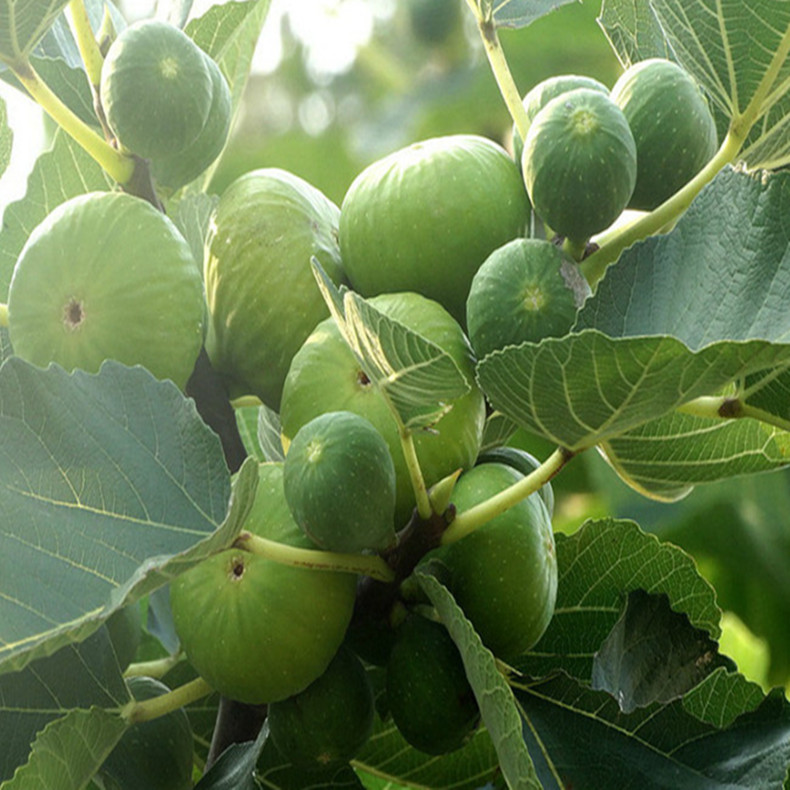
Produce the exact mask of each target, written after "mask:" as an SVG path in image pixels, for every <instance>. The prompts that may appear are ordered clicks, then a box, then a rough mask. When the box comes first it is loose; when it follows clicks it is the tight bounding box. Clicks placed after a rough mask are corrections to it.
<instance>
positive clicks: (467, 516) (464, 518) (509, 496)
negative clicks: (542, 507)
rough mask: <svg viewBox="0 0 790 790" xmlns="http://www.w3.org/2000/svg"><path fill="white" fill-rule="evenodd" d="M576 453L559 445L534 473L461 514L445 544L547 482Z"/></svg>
mask: <svg viewBox="0 0 790 790" xmlns="http://www.w3.org/2000/svg"><path fill="white" fill-rule="evenodd" d="M574 455H575V454H574V453H572V452H571V451H570V450H566V449H565V448H564V447H558V448H557V449H556V450H555V451H554V452H553V453H552V454H551V455H550V456H549V457H548V458H547V459H546V460H545V461H544V462H543V463H542V464H541V465H540V466H539V467H538V468H537V469H536V470H535V471H534V472H532V473H530V474H528V475H527V476H526V477H524V478H522V479H521V480H519V481H518V482H516V483H513V485H512V486H509V487H508V488H506V489H504V491H500V492H499V493H498V494H496V495H495V496H492V497H491V498H490V499H487V500H486V501H485V502H481V503H480V504H479V505H475V506H474V507H471V508H469V510H465V511H464V512H463V513H459V514H458V515H457V516H456V517H455V519H454V520H453V521H452V522H451V524H450V526H449V527H447V529H446V530H445V532H444V534H443V535H442V544H443V545H447V544H448V543H454V542H455V541H457V540H461V538H464V537H466V536H467V535H469V534H470V533H471V532H474V531H475V530H476V529H477V528H478V527H482V526H483V524H487V523H488V522H489V521H491V519H492V518H495V517H496V516H498V515H500V514H501V513H504V512H505V511H506V510H508V509H509V508H511V507H513V505H517V504H518V503H519V502H521V501H522V500H524V499H526V498H527V497H528V496H529V495H530V494H534V493H535V491H538V490H539V489H540V488H541V487H542V486H544V485H546V483H548V482H549V480H551V479H552V478H553V477H554V476H555V475H556V474H557V473H558V472H559V471H560V470H561V469H562V468H563V467H564V466H565V464H567V463H568V461H570V460H571V458H573V457H574Z"/></svg>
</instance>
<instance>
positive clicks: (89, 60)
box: [69, 0, 104, 94]
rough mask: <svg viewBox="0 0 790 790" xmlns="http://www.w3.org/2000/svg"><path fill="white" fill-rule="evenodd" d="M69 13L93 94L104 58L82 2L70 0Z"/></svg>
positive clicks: (96, 87)
mask: <svg viewBox="0 0 790 790" xmlns="http://www.w3.org/2000/svg"><path fill="white" fill-rule="evenodd" d="M69 13H70V15H71V27H72V30H73V31H74V35H75V38H76V39H77V46H78V47H79V50H80V55H81V56H82V62H83V63H84V64H85V71H86V72H87V74H88V80H89V81H90V84H91V87H92V88H93V92H94V94H95V93H96V92H97V91H98V89H99V84H100V83H101V67H102V64H103V63H104V58H103V57H102V54H101V52H100V51H99V45H98V43H97V42H96V38H95V37H94V35H93V28H92V27H91V23H90V20H89V19H88V11H87V9H86V8H85V2H84V0H71V2H70V3H69Z"/></svg>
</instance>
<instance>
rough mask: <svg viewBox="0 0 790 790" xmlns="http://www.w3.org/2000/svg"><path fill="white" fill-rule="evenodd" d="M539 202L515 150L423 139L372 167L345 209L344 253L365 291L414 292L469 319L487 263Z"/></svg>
mask: <svg viewBox="0 0 790 790" xmlns="http://www.w3.org/2000/svg"><path fill="white" fill-rule="evenodd" d="M528 213H529V203H528V201H527V195H526V192H525V190H524V185H523V183H522V181H521V178H520V176H519V173H518V168H517V167H516V166H515V163H514V162H513V160H512V159H511V158H510V157H509V156H508V155H507V153H506V152H505V150H504V149H503V148H501V147H500V146H499V145H497V144H496V143H494V142H492V141H491V140H488V139H485V138H483V137H476V136H474V135H450V136H447V137H438V138H433V139H430V140H423V141H421V142H418V143H414V144H413V145H410V146H408V147H407V148H403V149H401V150H400V151H396V152H395V153H392V154H390V155H389V156H386V157H384V158H383V159H381V160H379V161H378V162H375V163H373V164H372V165H370V166H369V167H367V168H366V169H365V170H363V171H362V172H361V173H360V174H359V175H358V176H357V178H356V179H355V180H354V182H353V183H352V184H351V186H350V187H349V189H348V192H347V193H346V196H345V198H344V199H343V203H342V206H341V212H340V228H339V232H340V249H341V251H342V255H343V265H344V267H345V269H346V273H347V275H348V279H349V281H350V283H351V286H352V288H353V289H354V290H355V291H357V292H358V293H360V294H361V295H362V296H375V295H377V294H381V293H394V292H397V291H414V292H416V293H420V294H422V295H423V296H427V297H428V298H430V299H433V300H435V301H437V302H439V303H440V304H441V305H443V306H444V307H445V308H446V309H447V310H448V311H449V312H450V314H451V315H452V316H453V317H454V318H455V319H456V321H458V322H460V323H463V321H464V319H465V304H466V297H467V294H468V293H469V286H470V284H471V282H472V277H473V276H474V274H475V272H476V271H477V269H478V268H479V267H480V265H481V264H482V263H483V261H484V260H485V259H486V258H487V257H488V255H489V254H490V253H492V252H493V251H494V250H495V249H496V248H497V247H500V246H501V245H503V244H504V243H505V242H508V241H510V240H511V239H513V238H516V237H517V236H519V235H522V234H523V233H524V229H525V227H526V223H527V219H528Z"/></svg>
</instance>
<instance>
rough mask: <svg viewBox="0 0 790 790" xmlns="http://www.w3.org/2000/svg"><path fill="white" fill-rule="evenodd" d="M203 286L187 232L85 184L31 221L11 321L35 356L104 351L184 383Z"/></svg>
mask: <svg viewBox="0 0 790 790" xmlns="http://www.w3.org/2000/svg"><path fill="white" fill-rule="evenodd" d="M203 315H204V300H203V285H202V283H201V280H200V271H199V269H198V267H197V264H196V263H195V260H194V258H193V256H192V251H191V249H190V246H189V244H188V243H187V241H186V240H185V239H184V238H183V236H181V234H180V233H179V232H178V230H177V229H176V227H175V225H174V224H173V223H172V222H171V221H170V220H169V219H168V218H167V217H166V216H165V215H164V214H162V213H161V212H159V211H157V210H156V209H155V208H154V207H153V206H151V204H150V203H147V202H146V201H144V200H141V199H140V198H136V197H132V196H131V195H127V194H125V193H122V192H91V193H89V194H86V195H80V196H79V197H75V198H72V199H71V200H68V201H66V202H65V203H62V204H61V205H60V206H58V207H57V208H56V209H55V210H54V211H53V212H52V213H51V214H49V216H48V217H47V218H46V219H45V220H44V221H43V222H42V223H41V224H40V225H38V226H37V227H36V228H35V229H34V230H33V232H32V233H31V234H30V237H29V238H28V240H27V243H26V244H25V246H24V248H23V249H22V252H21V253H20V255H19V258H18V260H17V262H16V266H15V267H14V273H13V275H12V278H11V287H10V290H9V295H8V324H9V333H10V336H11V343H12V345H13V348H14V351H15V353H16V354H18V355H19V356H20V357H22V358H23V359H26V360H27V361H28V362H31V363H33V364H34V365H39V366H41V367H45V366H46V365H48V364H49V363H50V362H56V363H57V364H59V365H61V366H62V367H64V368H66V369H67V370H73V369H74V368H81V369H83V370H87V371H89V372H96V371H98V369H99V366H100V365H101V363H102V362H103V361H104V360H105V359H114V360H117V361H118V362H122V363H123V364H125V365H136V364H139V365H143V366H144V367H146V368H147V369H148V370H150V371H151V373H153V375H154V376H156V377H157V378H160V379H164V378H170V379H172V380H173V381H174V382H175V383H176V384H177V385H178V386H179V387H181V388H183V387H184V386H185V385H186V382H187V379H188V378H189V376H190V374H191V373H192V369H193V367H194V365H195V360H196V359H197V356H198V353H199V352H200V347H201V344H202V341H203Z"/></svg>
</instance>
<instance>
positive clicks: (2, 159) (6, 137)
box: [0, 99, 14, 176]
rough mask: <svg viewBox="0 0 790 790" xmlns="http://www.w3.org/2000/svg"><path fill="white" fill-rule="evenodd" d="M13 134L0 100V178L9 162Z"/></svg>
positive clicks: (3, 104) (2, 102)
mask: <svg viewBox="0 0 790 790" xmlns="http://www.w3.org/2000/svg"><path fill="white" fill-rule="evenodd" d="M13 139H14V133H13V132H12V131H11V128H10V127H9V125H8V117H7V113H6V107H5V102H4V101H3V100H2V99H0V176H2V175H3V173H4V172H5V170H6V168H7V167H8V163H9V162H10V161H11V143H12V142H13Z"/></svg>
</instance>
